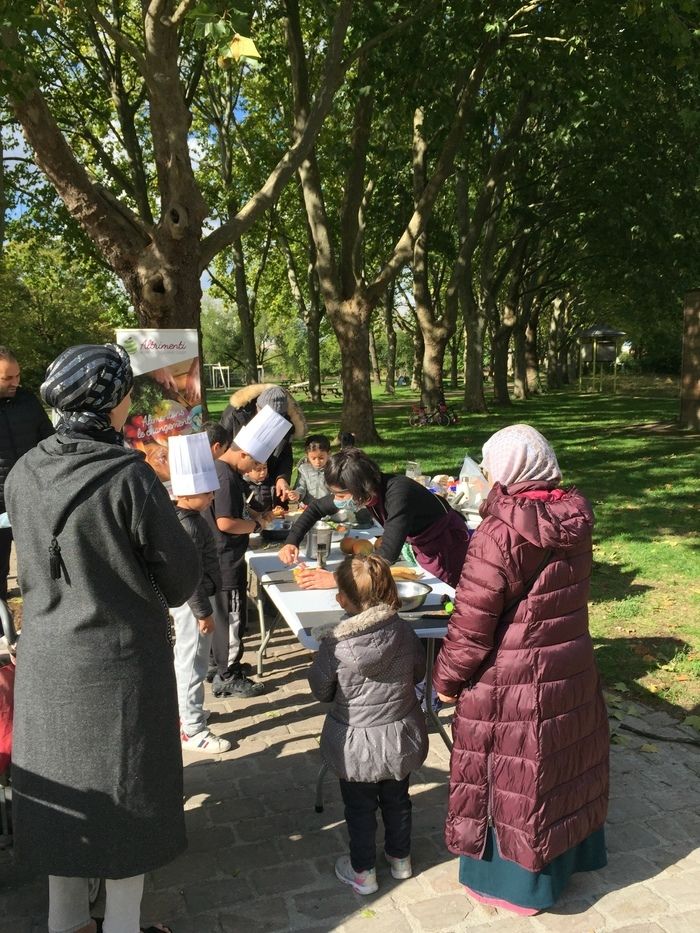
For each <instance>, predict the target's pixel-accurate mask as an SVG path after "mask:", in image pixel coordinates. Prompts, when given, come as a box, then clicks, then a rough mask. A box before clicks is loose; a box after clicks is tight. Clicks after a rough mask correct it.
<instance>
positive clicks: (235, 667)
mask: <svg viewBox="0 0 700 933" xmlns="http://www.w3.org/2000/svg"><path fill="white" fill-rule="evenodd" d="M214 673H216V668H214ZM228 673H229V674H230V675H231V676H232V677H241V676H243V677H250V675H251V674H252V673H253V665H252V664H248V662H247V661H244V662H243V663H242V664H241V663H240V662H239V661H237V662H236V663H235V664H230V665H229V668H228ZM209 682H210V683H211V681H209Z"/></svg>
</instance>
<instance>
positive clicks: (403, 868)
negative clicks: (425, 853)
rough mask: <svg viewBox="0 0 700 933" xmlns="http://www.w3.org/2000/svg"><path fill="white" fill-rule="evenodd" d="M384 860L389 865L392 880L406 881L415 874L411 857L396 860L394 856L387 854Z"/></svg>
mask: <svg viewBox="0 0 700 933" xmlns="http://www.w3.org/2000/svg"><path fill="white" fill-rule="evenodd" d="M384 858H385V859H386V860H387V862H388V863H389V867H390V868H391V877H392V878H397V879H398V880H399V881H404V880H405V879H406V878H410V877H411V875H412V874H413V866H412V865H411V856H410V855H407V856H406V858H395V857H394V856H393V855H387V853H386V852H385V853H384Z"/></svg>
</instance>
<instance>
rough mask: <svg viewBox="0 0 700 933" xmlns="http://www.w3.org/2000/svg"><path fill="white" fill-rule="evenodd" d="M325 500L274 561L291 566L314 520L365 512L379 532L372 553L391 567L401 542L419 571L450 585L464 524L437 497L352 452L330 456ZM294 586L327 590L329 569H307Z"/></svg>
mask: <svg viewBox="0 0 700 933" xmlns="http://www.w3.org/2000/svg"><path fill="white" fill-rule="evenodd" d="M324 476H325V480H326V485H327V486H328V488H329V489H330V495H328V496H324V497H323V498H322V499H316V500H315V501H314V502H312V503H311V505H310V506H309V507H308V508H307V509H306V511H305V512H304V513H303V514H302V515H301V516H300V517H299V518H298V519H297V520H296V521H295V522H294V524H293V525H292V529H291V531H290V533H289V535H288V536H287V541H286V544H285V546H284V547H283V548H282V549H281V550H280V552H279V557H280V560H281V561H282V562H283V563H285V564H293V563H295V561H297V560H298V558H299V544H300V543H301V541H302V539H303V538H304V535H306V533H307V532H308V531H309V530H310V529H311V527H312V526H313V525H314V524H315V523H316V522H317V521H319V520H320V519H323V518H327V517H329V516H331V515H334V514H335V513H336V512H337V511H338V510H339V509H349V510H350V511H352V512H357V511H359V510H360V509H361V508H366V509H368V510H369V512H370V514H371V515H372V517H373V518H374V520H375V521H376V522H378V523H379V524H380V525H382V526H383V528H384V533H383V535H382V543H381V546H380V548H379V549H378V550H377V554H378V555H379V556H380V557H383V558H384V559H385V560H387V561H389V563H390V564H393V563H394V561H396V560H398V558H399V556H400V555H401V548H402V547H403V545H404V544H405V542H406V541H408V543H409V544H410V545H411V547H412V548H413V553H414V554H415V557H416V560H417V561H418V563H419V564H420V566H421V567H422V568H423V569H424V570H427V571H428V572H429V573H432V574H433V575H434V576H436V577H437V578H438V580H443V581H444V582H445V583H449V584H450V586H456V585H457V581H458V580H459V574H460V572H461V569H462V565H463V563H464V556H465V554H466V553H467V546H468V544H469V531H468V529H467V525H466V522H465V521H464V519H463V518H462V516H461V515H460V514H459V512H455V511H454V509H452V508H450V506H449V505H448V504H447V502H446V501H445V499H444V498H442V496H436V495H433V493H432V492H429V491H428V490H427V489H426V488H425V486H421V484H420V483H416V482H415V480H412V479H409V478H408V477H407V476H401V475H394V474H391V473H382V471H381V470H380V469H379V466H378V465H377V464H376V463H375V462H374V460H372V459H370V458H369V457H368V456H367V454H366V453H365V452H364V451H362V450H360V449H359V448H357V447H348V448H346V449H344V450H341V451H340V452H339V453H337V454H334V455H333V456H332V457H331V458H330V460H329V461H328V463H327V464H326V468H325V471H324ZM300 585H301V586H302V587H305V588H307V589H330V588H331V587H334V586H335V585H336V584H335V576H334V575H333V573H331V571H330V570H315V569H314V570H307V571H306V572H305V573H304V574H302V576H301V579H300Z"/></svg>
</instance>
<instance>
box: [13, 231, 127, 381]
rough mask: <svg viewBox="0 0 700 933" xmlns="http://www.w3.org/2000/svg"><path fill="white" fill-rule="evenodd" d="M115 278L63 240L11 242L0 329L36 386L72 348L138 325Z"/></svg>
mask: <svg viewBox="0 0 700 933" xmlns="http://www.w3.org/2000/svg"><path fill="white" fill-rule="evenodd" d="M135 323H136V322H135V320H134V317H133V314H132V313H131V312H130V310H129V304H128V302H127V300H126V297H125V295H124V294H123V292H122V291H121V289H120V288H119V287H118V286H117V285H116V284H115V281H114V278H113V276H111V274H109V273H108V272H106V271H105V270H104V269H102V268H100V267H98V266H96V265H95V264H94V263H91V262H89V261H82V262H80V261H76V260H75V259H74V258H70V257H69V256H68V255H67V251H66V250H65V249H64V247H63V246H62V245H61V243H60V242H59V241H53V242H52V241H46V240H42V239H40V238H38V237H37V238H36V239H29V240H26V241H24V242H13V243H10V244H9V245H8V246H7V247H6V250H5V254H4V258H3V261H2V264H0V333H2V340H3V343H5V344H6V345H8V346H10V347H11V348H12V349H13V350H14V352H15V353H16V355H17V358H18V360H19V362H20V365H21V367H22V380H23V382H25V383H26V384H27V385H29V386H31V387H33V388H36V387H37V386H38V385H39V384H40V383H41V382H42V381H43V378H44V373H45V372H46V367H47V366H48V364H49V363H50V362H51V361H52V360H53V359H55V357H56V356H58V354H59V353H60V352H61V351H62V350H64V349H65V348H66V347H68V346H72V345H74V344H80V343H106V342H110V341H113V340H114V331H115V328H117V327H124V326H132V327H133V326H135Z"/></svg>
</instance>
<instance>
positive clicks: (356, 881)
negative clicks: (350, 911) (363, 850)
mask: <svg viewBox="0 0 700 933" xmlns="http://www.w3.org/2000/svg"><path fill="white" fill-rule="evenodd" d="M335 876H336V878H338V880H339V881H342V882H343V884H349V885H352V889H353V891H357V893H358V894H374V892H375V891H378V890H379V885H378V884H377V872H376V870H375V869H374V868H368V869H367V871H355V869H354V868H353V867H352V862H351V861H350V856H349V855H341V856H340V858H339V859H338V860H337V861H336V863H335Z"/></svg>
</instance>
